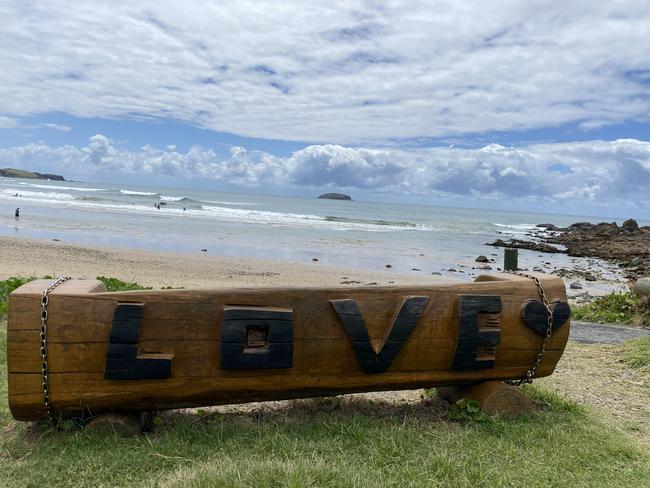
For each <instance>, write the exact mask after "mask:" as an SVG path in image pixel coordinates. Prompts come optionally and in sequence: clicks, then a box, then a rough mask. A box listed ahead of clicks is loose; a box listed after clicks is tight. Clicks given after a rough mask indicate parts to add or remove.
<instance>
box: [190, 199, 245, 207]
mask: <svg viewBox="0 0 650 488" xmlns="http://www.w3.org/2000/svg"><path fill="white" fill-rule="evenodd" d="M200 201H201V202H204V203H213V204H214V205H243V206H249V205H251V206H254V205H257V204H256V203H252V202H228V201H218V200H200Z"/></svg>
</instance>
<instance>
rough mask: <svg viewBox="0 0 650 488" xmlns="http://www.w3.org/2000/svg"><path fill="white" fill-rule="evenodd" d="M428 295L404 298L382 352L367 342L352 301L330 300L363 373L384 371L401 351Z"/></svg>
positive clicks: (361, 318) (361, 317)
mask: <svg viewBox="0 0 650 488" xmlns="http://www.w3.org/2000/svg"><path fill="white" fill-rule="evenodd" d="M428 301H429V297H419V296H418V297H407V298H405V299H404V301H403V302H402V305H401V306H400V308H399V311H398V312H397V315H396V316H395V317H394V318H393V320H392V322H391V324H390V329H389V330H388V334H387V336H386V340H385V342H384V344H383V346H382V348H381V351H379V352H376V351H375V349H374V348H373V347H372V344H371V343H370V337H369V336H368V329H367V328H366V324H365V322H364V320H363V316H362V315H361V311H360V310H359V307H357V302H355V301H354V300H330V305H332V308H333V309H334V311H335V312H336V314H337V315H338V317H339V319H340V320H341V324H343V328H344V329H345V332H346V334H347V336H348V339H350V342H351V343H352V348H353V349H354V353H355V354H356V356H357V360H358V361H359V365H360V366H361V369H362V370H363V371H364V372H365V373H369V374H373V373H384V372H385V371H387V370H388V368H389V367H390V365H391V364H392V362H393V360H394V359H395V358H396V357H397V354H399V352H400V351H401V350H402V347H403V346H404V343H405V342H406V341H407V339H408V338H409V336H410V335H411V332H412V331H413V329H415V326H416V324H417V323H418V320H419V319H420V316H421V315H422V313H423V312H424V309H425V307H426V306H427V303H428Z"/></svg>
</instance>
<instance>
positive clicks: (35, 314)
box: [7, 274, 569, 420]
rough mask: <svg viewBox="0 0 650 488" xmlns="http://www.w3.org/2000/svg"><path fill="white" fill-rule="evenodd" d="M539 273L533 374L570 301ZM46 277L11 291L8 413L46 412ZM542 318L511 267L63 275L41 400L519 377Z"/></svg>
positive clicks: (69, 410)
mask: <svg viewBox="0 0 650 488" xmlns="http://www.w3.org/2000/svg"><path fill="white" fill-rule="evenodd" d="M538 278H539V280H540V283H541V285H542V286H543V288H544V290H545V292H546V295H547V297H548V299H549V301H550V302H551V304H552V311H553V316H552V318H553V327H552V331H553V333H552V336H551V337H550V340H549V342H548V347H547V349H546V351H545V353H544V356H543V358H542V360H541V363H540V364H539V368H538V369H537V371H536V376H538V377H539V376H546V375H549V374H551V373H552V372H553V370H554V368H555V366H556V364H557V362H558V360H559V359H560V356H561V355H562V352H563V350H564V347H565V345H566V342H567V339H568V335H569V323H568V322H569V321H568V318H569V308H568V305H567V304H566V293H565V287H564V283H563V281H562V280H561V279H560V278H556V277H551V276H548V275H538ZM50 284H51V282H50V281H45V280H37V281H33V282H31V283H28V284H26V285H23V286H22V287H20V288H18V289H17V290H15V291H14V292H13V293H12V294H11V297H10V307H9V320H8V334H7V358H8V373H9V405H10V408H11V412H12V414H13V415H14V417H15V418H16V419H19V420H36V419H41V418H44V417H45V416H46V414H47V411H46V408H45V406H44V394H43V380H44V378H43V370H42V359H43V358H42V357H41V353H40V334H41V322H40V319H41V300H42V293H43V289H44V288H47V287H48V285H50ZM546 324H547V309H546V308H545V307H544V306H543V305H542V303H540V295H539V290H538V288H537V286H536V285H535V283H534V282H533V280H532V279H530V278H528V277H523V276H518V275H514V274H495V275H485V276H481V277H479V278H477V280H476V281H475V282H473V283H453V284H432V285H429V286H394V287H359V288H236V289H235V288H232V289H231V288H220V289H212V290H163V291H151V290H148V291H130V292H114V293H107V292H106V291H105V289H104V286H103V285H102V284H101V283H100V282H98V281H94V280H69V281H66V282H63V283H61V284H60V285H59V286H57V287H56V288H55V289H54V290H52V291H51V292H50V294H49V301H48V304H47V323H46V325H47V336H46V341H47V357H46V359H47V369H48V371H47V389H48V400H49V405H50V407H51V409H52V411H53V412H54V413H55V414H56V415H63V416H65V415H97V414H101V413H109V412H113V413H115V412H118V413H119V412H140V411H148V410H159V409H173V408H180V407H198V406H206V405H218V404H228V403H243V402H250V401H263V400H278V399H290V398H301V397H314V396H326V395H337V394H343V393H352V392H366V391H382V390H384V391H389V390H398V389H414V388H423V387H434V386H435V387H441V386H443V387H444V386H454V385H455V386H463V385H465V386H466V385H470V384H476V383H480V382H486V381H491V382H493V383H492V384H494V382H498V381H501V380H513V379H519V378H522V377H524V376H525V375H526V372H527V371H528V370H529V368H530V367H531V365H532V363H533V362H534V361H535V359H536V357H537V355H538V352H539V350H540V346H541V343H542V341H543V336H544V333H545V330H546ZM491 388H492V389H493V387H491ZM484 389H485V388H484ZM488 389H489V388H488ZM449 391H451V390H449ZM449 391H448V392H449ZM493 394H494V392H492V393H491V394H490V395H493ZM456 395H458V391H456ZM490 395H488V396H490ZM449 397H450V398H451V397H453V395H452V394H451V393H450V394H449Z"/></svg>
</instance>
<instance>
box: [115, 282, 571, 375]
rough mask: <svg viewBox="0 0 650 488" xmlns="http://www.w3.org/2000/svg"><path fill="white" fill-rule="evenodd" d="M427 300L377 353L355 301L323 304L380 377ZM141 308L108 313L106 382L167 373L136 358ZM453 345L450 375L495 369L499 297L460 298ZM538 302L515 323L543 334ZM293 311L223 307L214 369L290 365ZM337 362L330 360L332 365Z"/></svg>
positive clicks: (562, 315)
mask: <svg viewBox="0 0 650 488" xmlns="http://www.w3.org/2000/svg"><path fill="white" fill-rule="evenodd" d="M429 301H430V299H429V297H427V296H407V297H404V298H403V300H402V303H401V305H400V306H399V307H398V308H397V310H396V311H395V314H394V316H393V318H392V320H391V321H390V323H388V324H386V329H385V334H384V341H383V343H382V345H381V348H380V349H379V350H376V349H375V348H374V347H373V345H372V341H371V339H370V336H369V333H368V329H367V327H366V323H365V321H364V317H363V314H362V312H361V311H360V309H359V307H358V305H357V302H356V301H355V300H351V299H336V300H329V304H330V306H331V308H332V310H333V311H334V312H335V313H336V316H337V317H338V321H339V323H340V325H341V327H342V328H343V329H344V331H345V334H346V335H347V337H348V339H349V341H350V343H351V346H352V352H353V354H354V355H355V356H356V360H357V362H358V364H359V367H360V369H361V371H363V372H364V373H367V374H378V373H384V372H386V371H388V370H389V368H390V367H391V364H392V362H393V361H394V360H395V359H396V358H397V357H398V355H399V354H400V351H402V349H403V348H404V345H405V344H406V343H407V342H408V340H409V338H410V336H411V335H412V333H413V331H414V330H415V329H416V328H417V326H418V322H419V321H420V319H421V318H422V316H423V315H424V314H425V311H426V308H427V305H428V304H429ZM143 309H144V305H143V304H141V303H118V304H117V306H116V308H115V311H114V313H113V321H112V329H111V334H110V341H109V345H108V352H107V356H106V369H105V378H106V379H110V380H141V379H163V378H167V377H169V376H171V372H172V362H173V356H172V355H171V354H165V353H163V352H161V353H153V354H152V353H148V354H138V341H139V337H140V328H141V322H142V316H143ZM457 309H458V316H457V332H456V348H455V352H454V355H453V359H452V361H451V364H450V365H449V368H448V369H449V370H451V371H475V370H486V369H491V368H493V367H494V364H495V355H496V349H497V347H498V345H499V343H500V341H501V324H500V320H499V316H500V314H501V311H502V302H501V297H500V296H499V295H459V296H458V307H457ZM552 311H553V332H555V331H556V330H557V329H558V328H559V327H561V326H562V325H563V324H564V323H565V322H566V321H567V319H568V318H569V314H570V309H569V307H568V305H567V304H566V302H556V303H554V304H552ZM546 313H547V312H546V308H545V307H544V305H542V304H541V303H540V302H538V301H536V300H531V301H529V302H527V303H525V304H524V305H523V307H522V312H521V320H522V324H525V325H526V326H528V327H529V328H530V329H532V330H534V331H535V332H537V333H539V334H542V335H543V334H544V332H545V328H546V324H547V316H546ZM293 346H294V313H293V310H291V309H287V308H273V307H251V306H225V307H224V308H223V318H222V323H221V337H220V349H219V350H220V367H221V369H223V370H262V369H280V368H292V367H293ZM335 359H336V358H333V360H335Z"/></svg>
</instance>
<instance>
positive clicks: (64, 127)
mask: <svg viewBox="0 0 650 488" xmlns="http://www.w3.org/2000/svg"><path fill="white" fill-rule="evenodd" d="M41 126H42V127H45V128H46V129H53V130H60V131H61V132H70V131H71V130H72V127H69V126H67V125H61V124H51V123H48V124H41Z"/></svg>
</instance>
